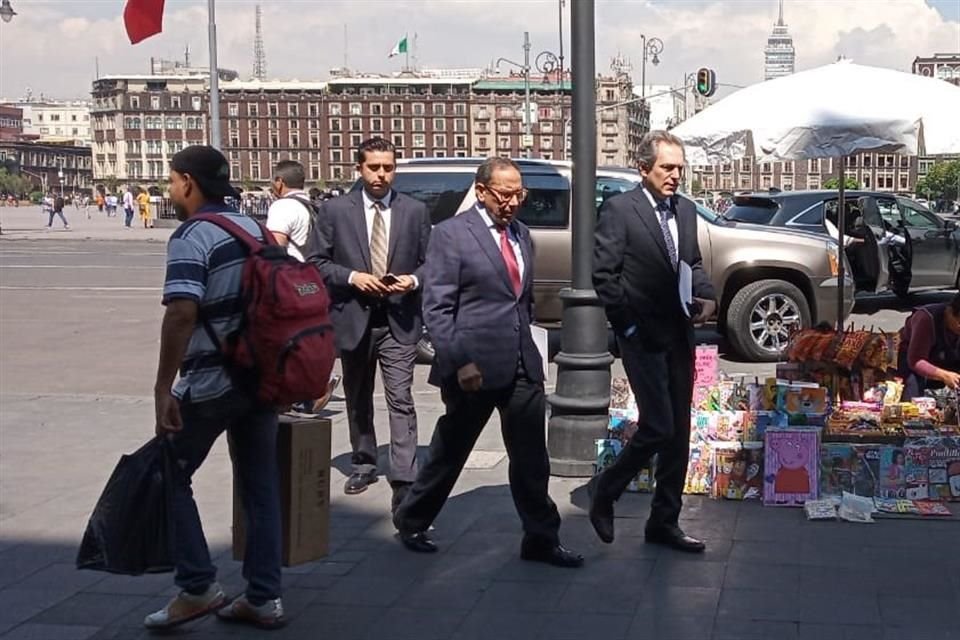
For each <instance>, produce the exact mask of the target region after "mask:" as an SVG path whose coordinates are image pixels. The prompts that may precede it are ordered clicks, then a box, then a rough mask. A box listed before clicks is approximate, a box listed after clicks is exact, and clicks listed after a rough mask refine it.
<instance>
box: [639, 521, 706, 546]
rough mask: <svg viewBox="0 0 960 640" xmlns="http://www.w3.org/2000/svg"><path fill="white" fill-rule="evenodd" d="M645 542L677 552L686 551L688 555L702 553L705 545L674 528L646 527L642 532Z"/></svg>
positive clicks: (676, 527)
mask: <svg viewBox="0 0 960 640" xmlns="http://www.w3.org/2000/svg"><path fill="white" fill-rule="evenodd" d="M644 536H645V538H646V540H647V542H650V543H653V544H662V545H664V546H667V547H671V548H673V549H676V550H677V551H686V552H688V553H703V552H704V551H705V550H706V548H707V545H706V544H704V542H703V540H697V539H696V538H694V537H691V536H688V535H687V534H685V533H684V532H683V530H682V529H681V528H680V527H678V526H676V525H673V526H669V525H668V526H661V527H647V528H646V530H645V531H644Z"/></svg>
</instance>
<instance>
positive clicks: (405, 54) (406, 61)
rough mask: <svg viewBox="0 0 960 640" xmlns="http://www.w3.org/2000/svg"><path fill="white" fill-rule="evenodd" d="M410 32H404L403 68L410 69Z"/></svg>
mask: <svg viewBox="0 0 960 640" xmlns="http://www.w3.org/2000/svg"><path fill="white" fill-rule="evenodd" d="M408 37H409V34H407V33H405V34H403V70H404V71H410V43H409V42H408V41H407V38H408Z"/></svg>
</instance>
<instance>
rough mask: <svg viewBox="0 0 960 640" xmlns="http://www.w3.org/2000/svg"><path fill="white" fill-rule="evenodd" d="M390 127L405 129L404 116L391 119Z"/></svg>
mask: <svg viewBox="0 0 960 640" xmlns="http://www.w3.org/2000/svg"><path fill="white" fill-rule="evenodd" d="M390 128H391V129H393V130H394V131H403V118H394V119H393V120H391V121H390Z"/></svg>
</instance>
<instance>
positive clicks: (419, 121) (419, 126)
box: [413, 118, 425, 131]
mask: <svg viewBox="0 0 960 640" xmlns="http://www.w3.org/2000/svg"><path fill="white" fill-rule="evenodd" d="M424 128H425V125H424V123H423V118H414V119H413V130H414V131H423V130H424Z"/></svg>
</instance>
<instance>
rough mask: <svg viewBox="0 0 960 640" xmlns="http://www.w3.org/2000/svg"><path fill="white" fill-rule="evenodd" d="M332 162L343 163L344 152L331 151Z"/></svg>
mask: <svg viewBox="0 0 960 640" xmlns="http://www.w3.org/2000/svg"><path fill="white" fill-rule="evenodd" d="M330 162H343V150H342V149H331V150H330Z"/></svg>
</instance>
